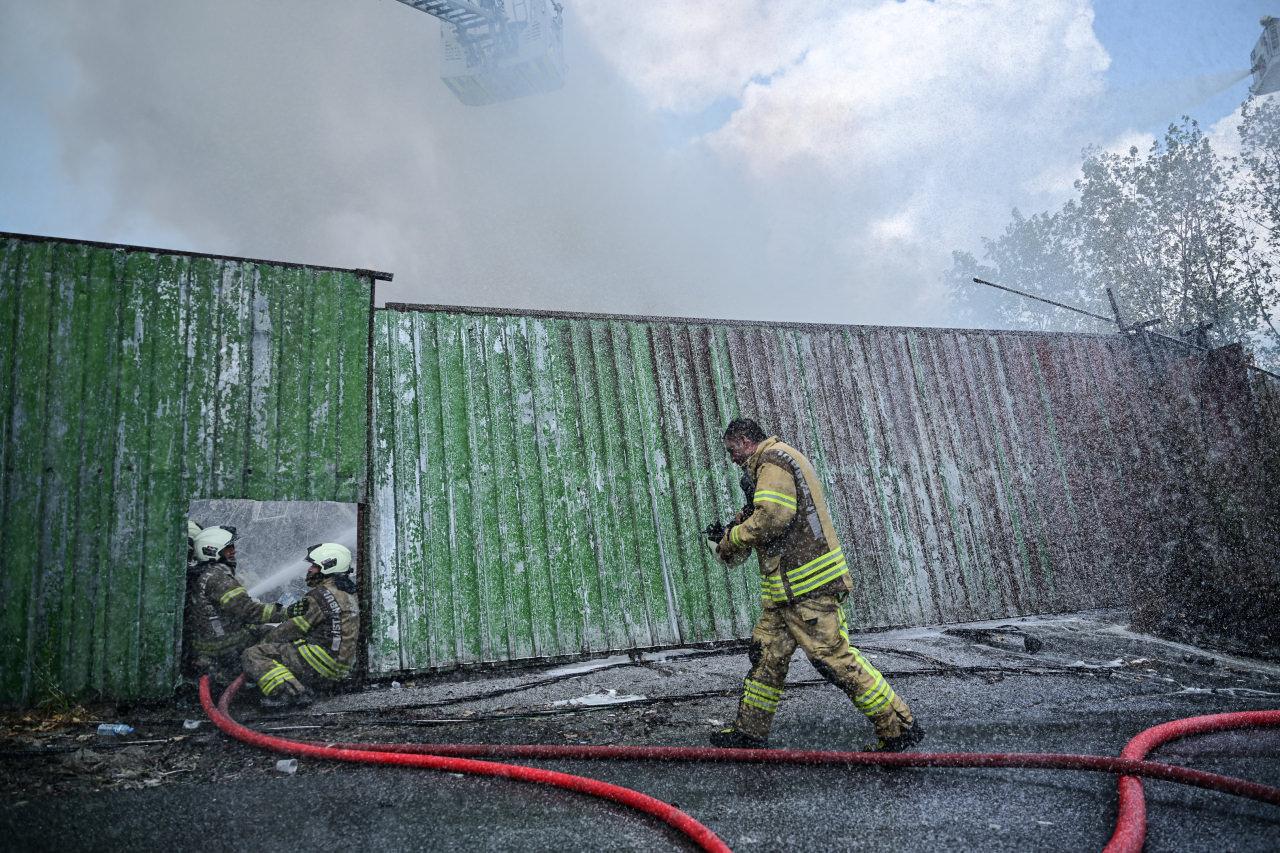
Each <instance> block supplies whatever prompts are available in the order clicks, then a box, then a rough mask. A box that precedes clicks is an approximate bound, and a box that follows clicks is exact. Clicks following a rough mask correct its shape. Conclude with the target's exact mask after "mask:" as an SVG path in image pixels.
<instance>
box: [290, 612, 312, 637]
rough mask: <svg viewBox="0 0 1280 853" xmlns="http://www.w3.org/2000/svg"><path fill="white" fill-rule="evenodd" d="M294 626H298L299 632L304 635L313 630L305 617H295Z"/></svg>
mask: <svg viewBox="0 0 1280 853" xmlns="http://www.w3.org/2000/svg"><path fill="white" fill-rule="evenodd" d="M293 624H295V625H297V626H298V630H299V631H301V632H302V633H304V634H305V633H307V632H308V631H310V630H311V623H310V622H308V621H307V619H306V617H304V616H295V617H293Z"/></svg>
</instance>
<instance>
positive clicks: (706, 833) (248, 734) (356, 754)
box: [200, 675, 731, 853]
mask: <svg viewBox="0 0 1280 853" xmlns="http://www.w3.org/2000/svg"><path fill="white" fill-rule="evenodd" d="M243 683H244V676H243V675H241V676H240V677H239V678H237V679H236V680H235V681H233V682H231V685H230V686H229V687H228V688H227V689H226V692H224V693H223V694H222V698H221V699H220V700H219V701H218V707H216V708H215V707H214V706H213V695H212V693H211V691H210V689H209V676H207V675H205V676H201V678H200V704H201V705H203V706H204V710H205V713H206V714H208V715H209V719H211V720H213V722H214V724H215V725H217V727H218V728H220V729H222V730H223V731H224V732H226V733H227V734H229V735H231V736H232V737H234V738H236V739H238V740H242V741H244V742H245V743H248V744H252V745H254V746H260V747H262V748H263V749H270V750H274V751H276V752H285V753H288V754H290V755H305V756H310V757H311V758H330V759H333V760H335V761H352V762H359V763H363V764H394V765H396V766H399V767H426V768H429V769H431V770H444V771H447V772H450V773H471V774H474V775H477V776H503V777H506V778H508V779H520V780H521V781H524V782H538V783H541V784H543V785H554V786H556V787H557V788H566V789H568V790H570V791H579V792H581V793H583V794H590V795H591V796H593V797H601V798H603V799H606V800H613V801H614V802H618V803H622V804H623V805H626V806H630V807H631V808H633V809H638V810H639V811H642V812H644V813H645V814H649V815H653V816H654V817H656V818H658V819H659V820H662V821H665V822H666V823H668V824H669V825H671V826H672V827H673V828H675V829H676V831H678V832H680V833H682V834H684V835H685V836H686V837H688V838H689V840H691V841H692V842H693V843H694V844H696V845H698V847H699V848H701V849H702V850H706V851H709V853H731V851H730V850H729V847H728V845H727V844H725V843H724V842H723V841H721V840H720V839H719V838H718V837H717V836H716V834H715V833H714V832H712V831H711V830H709V829H707V828H706V827H705V826H703V825H702V824H700V823H698V822H697V821H696V820H694V819H693V818H691V817H690V816H689V815H687V814H685V813H684V812H682V811H680V810H679V809H678V808H676V807H674V806H671V805H668V804H667V803H664V802H662V800H657V799H654V798H653V797H650V796H648V795H647V794H642V793H640V792H639V791H633V790H631V789H630V788H623V787H622V786H620V785H612V784H610V783H608V782H601V781H599V780H597V779H588V778H586V777H584V776H573V775H571V774H569V773H557V772H556V771H554V770H541V769H538V768H536V767H521V766H520V765H517V764H499V763H497V762H493V761H472V760H470V759H466V758H444V757H440V756H436V755H410V754H407V753H400V752H375V751H374V750H371V749H368V748H364V749H347V748H344V747H335V746H325V745H322V744H314V743H305V742H302V741H292V740H286V739H284V738H278V737H272V736H271V735H265V734H262V733H261V732H255V731H253V730H252V729H249V728H246V727H245V726H242V725H240V724H239V723H237V722H236V721H235V720H233V719H232V718H231V715H230V714H229V713H228V712H227V711H228V708H229V707H230V705H231V699H232V698H233V697H234V696H235V694H236V691H237V690H239V689H240V685H241V684H243Z"/></svg>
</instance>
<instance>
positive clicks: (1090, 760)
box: [200, 676, 1280, 851]
mask: <svg viewBox="0 0 1280 853" xmlns="http://www.w3.org/2000/svg"><path fill="white" fill-rule="evenodd" d="M243 683H244V676H240V677H239V678H237V679H236V680H235V681H233V682H232V683H231V685H230V686H229V687H228V688H227V689H226V691H225V692H224V693H223V694H222V697H221V698H220V699H219V701H218V704H217V706H216V707H215V706H214V704H213V698H212V694H211V691H210V687H209V679H208V677H207V676H206V677H202V678H201V679H200V702H201V704H202V705H203V706H204V709H205V712H206V713H207V714H208V715H209V718H210V719H211V720H213V722H214V724H215V725H217V726H218V728H219V729H221V730H222V731H223V732H225V733H226V734H228V735H231V736H232V737H234V738H236V739H238V740H241V741H244V742H245V743H248V744H251V745H254V746H259V747H262V748H265V749H270V750H274V751H276V752H282V753H287V754H290V755H302V756H310V757H314V758H330V759H336V760H339V761H355V762H366V763H372V764H390V765H399V766H410V767H426V768H430V769H436V770H446V771H449V772H454V773H473V774H480V775H487V776H502V777H506V778H512V779H520V780H522V781H529V782H541V783H543V784H550V785H555V786H557V787H561V788H566V789H568V790H572V791H579V792H582V793H587V794H591V795H593V796H597V797H602V798H605V799H610V800H613V801H614V802H619V803H622V804H624V805H628V806H631V807H632V808H635V809H638V810H640V811H642V812H644V813H646V814H649V815H652V816H654V817H657V818H659V819H660V820H663V821H664V822H666V823H667V824H668V825H669V826H671V827H673V828H674V829H676V830H677V831H678V832H680V833H682V834H683V835H685V836H686V837H687V838H689V839H690V841H692V842H693V843H694V844H695V845H697V846H698V847H699V848H700V849H703V850H717V851H727V850H728V849H729V848H728V847H727V846H726V845H725V844H724V842H723V841H721V840H720V839H719V838H718V837H717V836H716V835H715V834H714V833H713V832H712V831H711V830H710V829H708V828H707V827H705V826H703V825H702V824H700V823H698V822H697V821H696V820H694V819H693V818H692V817H690V816H689V815H687V814H685V813H684V812H682V811H680V810H679V809H676V808H674V807H673V806H670V805H668V804H666V803H663V802H662V801H660V800H656V799H654V798H652V797H649V796H647V795H645V794H641V793H639V792H638V791H632V790H630V789H628V788H622V787H620V786H617V785H611V784H609V783H606V782H600V781H598V780H594V779H588V778H585V777H581V776H572V775H569V774H565V773H558V772H555V771H548V770H540V769H537V768H530V767H524V766H521V765H511V764H500V763H496V762H491V761H479V760H475V759H476V758H479V757H483V758H525V759H529V758H536V759H570V760H573V759H577V760H581V759H593V760H600V759H605V760H632V761H697V762H717V761H718V762H752V763H773V764H805V765H839V766H867V765H875V766H881V767H976V768H983V767H1008V768H1014V767H1017V768H1024V769H1040V770H1049V769H1056V770H1083V771H1093V772H1102V773H1114V774H1119V775H1120V776H1121V790H1122V792H1123V790H1124V788H1125V787H1126V783H1129V782H1131V783H1132V784H1133V785H1136V786H1137V808H1136V810H1135V808H1134V805H1133V802H1134V798H1133V794H1132V793H1130V794H1129V796H1128V800H1127V804H1126V803H1122V805H1121V810H1120V814H1119V817H1118V819H1117V826H1116V835H1117V836H1120V835H1121V834H1122V833H1123V835H1124V837H1125V838H1132V837H1134V829H1133V823H1134V822H1135V821H1138V822H1139V823H1140V824H1141V828H1139V829H1138V830H1137V836H1136V837H1137V844H1138V847H1136V848H1134V847H1126V848H1116V849H1117V850H1137V849H1141V843H1142V839H1143V837H1144V835H1145V812H1144V811H1143V809H1142V801H1141V782H1139V781H1138V779H1137V777H1145V778H1150V779H1161V780H1164V781H1170V782H1179V783H1182V784H1185V785H1193V786H1196V787H1200V788H1207V789H1209V790H1214V791H1221V792H1224V793H1230V794H1236V795H1237V796H1242V797H1248V798H1250V799H1255V800H1259V801H1261V802H1265V803H1270V804H1272V805H1280V788H1275V787H1271V786H1269V785H1262V784H1260V783H1257V782H1251V781H1248V780H1246V779H1237V778H1234V777H1231V776H1223V775H1220V774H1217V773H1207V772H1204V771H1201V770H1193V769H1191V768H1187V767H1179V766H1176V765H1171V764H1163V763H1160V762H1155V761H1147V760H1145V759H1144V758H1143V756H1145V755H1146V753H1147V752H1149V751H1150V749H1152V748H1154V747H1155V746H1156V745H1158V744H1159V743H1163V742H1165V741H1166V740H1169V739H1172V738H1174V737H1181V736H1184V734H1183V733H1180V732H1182V731H1183V729H1181V728H1178V726H1179V724H1182V723H1195V721H1197V720H1218V721H1219V722H1218V723H1217V725H1219V726H1221V728H1212V727H1210V728H1200V727H1197V726H1196V725H1193V726H1191V727H1190V728H1188V729H1187V730H1186V731H1185V734H1194V733H1197V732H1199V731H1218V730H1225V729H1226V728H1242V727H1251V726H1280V711H1247V712H1241V713H1238V714H1218V715H1214V716H1213V717H1208V718H1206V717H1198V718H1191V720H1179V721H1175V722H1173V723H1166V724H1164V725H1163V726H1157V727H1155V729H1148V730H1147V732H1144V733H1143V734H1142V735H1139V736H1138V737H1137V738H1134V741H1131V742H1130V745H1129V747H1126V750H1125V752H1126V754H1122V755H1121V756H1120V757H1112V756H1099V755H1068V754H1057V753H901V752H899V753H883V752H871V753H868V752H833V751H825V750H788V749H717V748H709V747H670V746H667V747H662V746H652V747H637V746H558V745H549V744H531V745H508V744H421V743H417V744H414V743H406V744H362V743H345V744H343V743H337V744H321V743H312V742H307V741H293V740H287V739H285V738H278V737H273V736H270V735H266V734H262V733H261V732H256V731H254V730H252V729H249V728H247V727H245V726H243V725H241V724H240V723H238V722H236V721H235V720H234V719H232V717H231V715H230V705H231V701H232V700H233V699H234V698H235V695H236V693H237V691H238V690H239V689H240V687H241V685H242V684H243ZM1199 725H1203V724H1199ZM1169 727H1173V728H1169ZM1157 731H1159V732H1160V734H1159V735H1158V736H1155V737H1147V738H1146V739H1145V740H1143V738H1144V736H1147V735H1149V734H1150V733H1152V732H1157ZM1166 735H1167V736H1166ZM1162 737H1163V738H1164V739H1163V740H1161V739H1160V738H1162ZM1140 740H1141V741H1142V743H1140V744H1138V745H1137V746H1135V742H1137V741H1140ZM1122 796H1124V795H1123V793H1122ZM1113 843H1114V838H1113ZM1108 849H1109V850H1110V849H1111V848H1108Z"/></svg>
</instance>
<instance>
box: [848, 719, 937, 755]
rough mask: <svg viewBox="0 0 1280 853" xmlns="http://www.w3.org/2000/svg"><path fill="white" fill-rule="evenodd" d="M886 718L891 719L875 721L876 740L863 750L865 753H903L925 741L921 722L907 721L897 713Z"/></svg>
mask: <svg viewBox="0 0 1280 853" xmlns="http://www.w3.org/2000/svg"><path fill="white" fill-rule="evenodd" d="M884 716H885V717H887V718H888V717H891V719H873V722H874V723H875V724H876V739H875V742H874V743H869V744H867V745H866V747H864V748H863V751H864V752H902V751H904V750H907V749H910V748H911V747H913V746H915V745H916V744H918V743H920V741H922V740H924V726H922V725H920V721H919V720H916V719H914V718H912V719H906V718H904V717H903V715H901V714H899V713H898V712H897V711H890V713H889V714H886V715H884Z"/></svg>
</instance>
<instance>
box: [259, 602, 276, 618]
mask: <svg viewBox="0 0 1280 853" xmlns="http://www.w3.org/2000/svg"><path fill="white" fill-rule="evenodd" d="M275 615H276V606H275V605H274V604H264V605H262V621H263V622H270V621H271V617H272V616H275Z"/></svg>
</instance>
